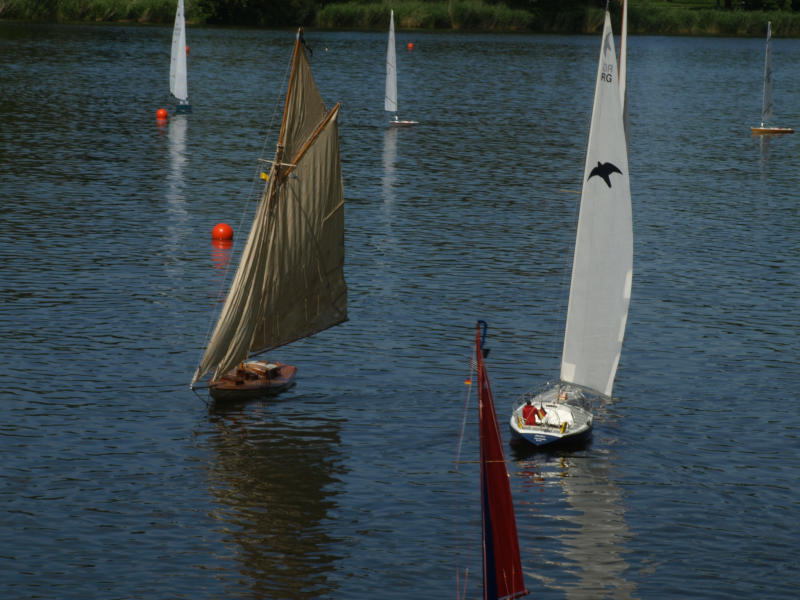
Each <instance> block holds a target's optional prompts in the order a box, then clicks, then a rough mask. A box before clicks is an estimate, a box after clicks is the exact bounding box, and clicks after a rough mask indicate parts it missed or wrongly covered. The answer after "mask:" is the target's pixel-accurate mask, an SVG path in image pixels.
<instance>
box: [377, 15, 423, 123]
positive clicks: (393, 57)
mask: <svg viewBox="0 0 800 600" xmlns="http://www.w3.org/2000/svg"><path fill="white" fill-rule="evenodd" d="M383 108H384V110H385V111H386V112H388V113H392V117H391V120H390V121H389V125H390V126H392V127H410V126H411V125H417V124H418V122H417V121H407V120H401V119H400V118H399V117H398V116H397V53H396V52H395V45H394V11H391V12H390V14H389V45H388V47H387V49H386V95H385V99H384V102H383Z"/></svg>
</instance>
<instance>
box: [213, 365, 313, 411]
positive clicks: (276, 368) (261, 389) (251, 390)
mask: <svg viewBox="0 0 800 600" xmlns="http://www.w3.org/2000/svg"><path fill="white" fill-rule="evenodd" d="M296 373H297V367H295V366H292V365H286V364H283V363H279V362H267V361H262V360H251V361H247V362H245V363H242V364H241V365H239V366H238V367H236V368H235V369H231V370H230V371H228V372H227V373H225V375H223V376H222V377H220V378H218V379H215V380H214V381H212V382H211V383H210V384H209V393H210V394H211V397H212V398H214V400H217V401H221V400H246V399H248V398H260V397H263V396H272V395H274V394H278V393H280V392H282V391H284V390H287V389H289V388H290V387H292V386H293V385H294V377H295V374H296Z"/></svg>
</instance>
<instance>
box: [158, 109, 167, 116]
mask: <svg viewBox="0 0 800 600" xmlns="http://www.w3.org/2000/svg"><path fill="white" fill-rule="evenodd" d="M166 118H167V109H166V108H159V109H158V110H157V111H156V119H166Z"/></svg>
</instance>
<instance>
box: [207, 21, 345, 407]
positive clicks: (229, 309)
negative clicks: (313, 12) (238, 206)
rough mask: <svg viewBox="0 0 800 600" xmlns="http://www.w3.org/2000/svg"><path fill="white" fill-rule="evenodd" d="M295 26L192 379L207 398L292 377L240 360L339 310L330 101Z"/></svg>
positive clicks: (337, 172) (295, 336)
mask: <svg viewBox="0 0 800 600" xmlns="http://www.w3.org/2000/svg"><path fill="white" fill-rule="evenodd" d="M302 33H303V32H302V29H301V30H299V31H298V33H297V39H296V42H295V47H294V55H293V59H292V69H291V74H290V76H289V87H288V90H287V92H286V103H285V107H284V112H283V120H282V122H281V129H280V134H279V138H278V148H277V151H276V153H275V159H274V160H273V161H267V162H270V163H271V166H270V169H269V173H268V174H264V177H265V178H266V180H267V182H266V185H265V188H264V191H263V194H262V196H261V202H260V204H259V206H258V208H257V209H256V214H255V217H254V219H253V225H252V228H251V229H250V234H249V236H248V238H247V243H246V245H245V248H244V251H243V252H242V257H241V260H240V262H239V267H238V269H237V271H236V275H235V276H234V279H233V283H232V284H231V288H230V290H229V292H228V296H227V298H226V300H225V304H224V306H223V307H222V312H221V314H220V316H219V319H218V321H217V324H216V327H215V329H214V331H213V333H212V335H211V339H210V341H209V342H208V346H207V347H206V351H205V354H204V355H203V357H202V360H201V361H200V365H199V366H198V367H197V371H196V372H195V374H194V377H193V379H192V389H194V387H195V385H196V384H197V382H198V380H200V379H201V378H202V377H204V376H205V375H207V374H208V373H210V372H211V373H212V375H211V379H210V381H209V384H208V387H209V391H210V393H211V396H212V397H213V398H214V399H216V400H225V399H240V398H246V397H248V396H262V395H264V394H269V393H276V392H280V391H282V390H285V389H287V388H288V387H290V386H291V385H293V384H294V377H295V373H296V372H297V368H296V367H294V366H292V365H287V364H283V363H280V362H275V361H266V360H248V359H250V358H252V357H253V356H254V355H256V354H261V353H264V352H267V351H269V350H273V349H275V348H278V347H280V346H283V345H285V344H289V343H291V342H294V341H297V340H300V339H302V338H305V337H308V336H311V335H313V334H315V333H318V332H320V331H323V330H325V329H327V328H329V327H332V326H334V325H337V324H339V323H342V322H344V321H346V320H347V286H346V284H345V281H344V191H343V189H342V169H341V164H340V161H339V133H338V126H337V118H338V116H339V104H338V103H337V104H336V106H334V107H333V108H332V109H331V110H330V111H329V110H327V109H326V108H325V104H324V103H323V101H322V97H321V96H320V93H319V90H318V89H317V86H316V84H315V83H314V78H313V76H312V75H311V68H310V66H309V61H308V56H307V55H306V45H305V42H304V40H303V35H302Z"/></svg>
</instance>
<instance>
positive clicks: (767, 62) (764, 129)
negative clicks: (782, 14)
mask: <svg viewBox="0 0 800 600" xmlns="http://www.w3.org/2000/svg"><path fill="white" fill-rule="evenodd" d="M771 39H772V22H771V21H767V50H766V55H765V58H764V94H763V99H762V103H761V125H760V126H759V127H751V128H750V131H751V133H753V134H754V135H764V134H774V133H794V129H790V128H788V127H773V126H770V125H767V122H768V121H769V120H770V119H771V118H772V117H773V110H772V61H771V59H770V51H769V47H770V40H771Z"/></svg>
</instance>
